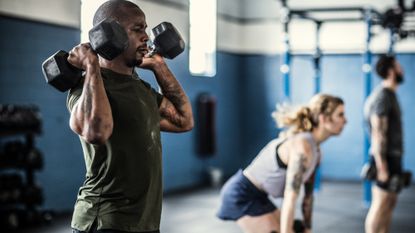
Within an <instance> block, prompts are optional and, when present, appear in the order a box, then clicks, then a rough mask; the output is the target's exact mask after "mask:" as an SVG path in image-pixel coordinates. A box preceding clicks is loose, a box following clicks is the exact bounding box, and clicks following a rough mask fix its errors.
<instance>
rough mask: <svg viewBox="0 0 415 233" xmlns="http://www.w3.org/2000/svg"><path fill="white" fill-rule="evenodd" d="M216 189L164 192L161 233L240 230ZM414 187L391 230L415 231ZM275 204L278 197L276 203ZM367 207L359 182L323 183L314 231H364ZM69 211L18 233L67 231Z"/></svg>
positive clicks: (400, 203)
mask: <svg viewBox="0 0 415 233" xmlns="http://www.w3.org/2000/svg"><path fill="white" fill-rule="evenodd" d="M219 191H220V190H219V188H203V189H198V190H194V191H189V192H185V193H178V194H169V195H165V198H164V203H163V215H162V223H161V232H163V233H211V232H215V233H225V232H226V233H240V232H241V231H240V230H239V229H238V227H237V226H236V224H234V223H233V222H224V221H220V220H218V219H217V218H216V217H215V211H216V209H217V207H218V204H219ZM414 193H415V186H414V185H412V187H410V188H408V189H405V190H403V192H402V193H401V194H400V196H399V201H398V205H397V207H396V209H395V212H394V215H393V220H392V227H391V233H394V232H396V233H414V232H415V195H413V194H414ZM276 203H277V204H278V200H277V202H276ZM366 211H367V210H366V209H365V208H364V206H363V203H362V186H361V184H359V183H332V182H324V183H323V186H322V189H321V191H320V192H319V193H317V194H316V195H315V205H314V217H313V223H314V227H313V228H314V230H313V232H318V233H321V232H336V233H359V232H364V218H365V215H366ZM297 212H298V211H297ZM70 218H71V217H70V214H68V215H62V216H60V217H57V218H56V219H55V220H54V221H53V223H52V224H51V225H49V226H43V227H39V228H37V229H27V230H24V231H20V232H19V233H29V232H30V233H70V232H71V230H70V228H69V224H70Z"/></svg>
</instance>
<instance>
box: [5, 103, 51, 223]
mask: <svg viewBox="0 0 415 233" xmlns="http://www.w3.org/2000/svg"><path fill="white" fill-rule="evenodd" d="M40 134H41V119H40V115H39V111H38V109H37V108H36V107H33V106H27V107H26V106H14V105H0V225H1V226H2V229H7V230H11V231H13V230H16V229H19V228H24V227H27V226H33V225H35V224H39V223H42V222H45V220H50V217H51V215H50V213H49V212H45V211H40V210H39V206H40V205H41V204H42V202H43V193H42V189H41V188H40V187H39V186H37V182H36V178H35V172H36V171H39V170H41V169H42V167H43V158H42V154H41V153H40V152H39V150H37V149H36V148H35V137H36V136H38V135H40Z"/></svg>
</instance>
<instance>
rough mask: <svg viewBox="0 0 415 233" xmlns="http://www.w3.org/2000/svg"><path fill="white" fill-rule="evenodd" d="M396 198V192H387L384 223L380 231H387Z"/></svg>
mask: <svg viewBox="0 0 415 233" xmlns="http://www.w3.org/2000/svg"><path fill="white" fill-rule="evenodd" d="M397 199H398V195H397V194H396V193H389V194H388V210H387V213H386V216H385V223H384V224H383V225H384V226H383V229H381V231H380V232H381V233H387V232H389V228H390V224H391V222H392V214H393V210H394V209H395V206H396V202H397Z"/></svg>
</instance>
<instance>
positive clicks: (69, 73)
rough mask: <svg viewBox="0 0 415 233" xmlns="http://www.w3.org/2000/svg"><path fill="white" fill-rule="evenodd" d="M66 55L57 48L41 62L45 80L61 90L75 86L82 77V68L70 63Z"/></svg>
mask: <svg viewBox="0 0 415 233" xmlns="http://www.w3.org/2000/svg"><path fill="white" fill-rule="evenodd" d="M68 56H69V54H68V53H67V52H65V51H62V50H59V51H58V52H56V53H55V54H53V55H52V56H51V57H49V58H48V59H47V60H46V61H44V62H43V64H42V71H43V75H44V76H45V79H46V82H47V83H49V84H50V85H52V86H54V87H55V88H56V89H58V90H59V91H62V92H64V91H67V90H69V89H70V88H72V87H73V86H75V85H76V84H77V83H78V82H79V80H80V78H81V77H82V70H80V69H77V68H76V67H74V66H72V65H70V64H69V62H68Z"/></svg>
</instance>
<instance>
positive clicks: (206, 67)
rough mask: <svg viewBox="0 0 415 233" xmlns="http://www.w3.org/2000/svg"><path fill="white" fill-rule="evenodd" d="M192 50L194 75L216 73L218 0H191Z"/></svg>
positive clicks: (209, 75) (192, 70) (191, 61)
mask: <svg viewBox="0 0 415 233" xmlns="http://www.w3.org/2000/svg"><path fill="white" fill-rule="evenodd" d="M189 21H190V45H189V47H190V51H189V70H190V73H191V74H192V75H197V76H208V77H213V76H215V75H216V21H217V18H216V0H189Z"/></svg>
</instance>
